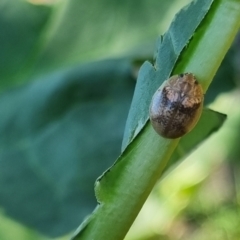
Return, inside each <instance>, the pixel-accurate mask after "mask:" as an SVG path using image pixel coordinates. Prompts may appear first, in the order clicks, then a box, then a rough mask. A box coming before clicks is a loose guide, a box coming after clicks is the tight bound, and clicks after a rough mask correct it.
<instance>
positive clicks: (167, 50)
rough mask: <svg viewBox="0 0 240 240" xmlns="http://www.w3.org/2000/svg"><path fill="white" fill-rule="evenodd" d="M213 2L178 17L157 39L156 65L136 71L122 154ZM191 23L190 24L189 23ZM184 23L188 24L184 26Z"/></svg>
mask: <svg viewBox="0 0 240 240" xmlns="http://www.w3.org/2000/svg"><path fill="white" fill-rule="evenodd" d="M212 2H213V1H209V0H203V1H196V2H193V3H192V4H191V5H190V6H188V8H187V9H185V10H183V11H181V14H177V15H176V17H175V19H174V20H173V22H172V24H171V26H170V28H169V30H168V31H167V32H166V34H164V35H163V37H162V38H160V40H159V43H158V47H157V53H156V63H155V65H154V66H152V65H151V64H150V63H149V62H145V63H144V64H143V66H142V68H141V69H140V71H139V77H138V81H137V86H136V90H135V92H134V96H133V100H132V105H131V108H130V111H129V115H128V119H127V123H126V128H125V132H124V138H123V143H122V150H124V149H125V148H126V146H127V145H128V144H129V143H130V142H131V141H132V140H133V139H134V137H136V135H137V134H138V133H139V132H140V131H141V129H142V128H143V126H144V125H145V124H146V122H147V120H148V119H149V116H148V108H149V105H150V101H151V98H152V96H153V94H154V92H155V91H156V90H157V89H158V88H159V87H160V86H161V84H162V83H163V81H164V80H166V79H168V78H169V76H170V74H171V72H172V70H173V67H174V64H175V63H176V61H177V60H178V58H179V56H180V54H181V52H182V50H183V48H184V47H185V46H186V45H187V43H188V42H189V40H190V39H191V37H192V36H193V34H194V31H195V30H196V28H197V27H198V25H199V24H200V23H201V21H202V20H203V18H204V17H205V15H206V13H207V12H208V10H209V8H210V7H211V4H212ZM189 19H191V21H190V22H189V21H188V20H189ZM186 22H188V24H187V26H186Z"/></svg>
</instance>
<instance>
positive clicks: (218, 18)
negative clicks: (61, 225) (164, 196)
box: [73, 0, 240, 240]
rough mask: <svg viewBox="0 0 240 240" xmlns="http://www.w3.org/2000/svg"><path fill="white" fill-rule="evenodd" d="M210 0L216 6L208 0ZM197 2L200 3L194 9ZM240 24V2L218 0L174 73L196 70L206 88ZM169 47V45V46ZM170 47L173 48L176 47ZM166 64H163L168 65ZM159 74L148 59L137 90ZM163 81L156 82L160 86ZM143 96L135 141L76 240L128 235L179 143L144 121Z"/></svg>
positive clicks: (100, 188)
mask: <svg viewBox="0 0 240 240" xmlns="http://www.w3.org/2000/svg"><path fill="white" fill-rule="evenodd" d="M207 2H208V4H209V5H211V3H209V1H207ZM198 4H199V5H198ZM201 4H203V6H205V4H206V1H202V0H198V1H196V2H194V3H193V4H192V5H191V6H189V7H188V8H187V9H184V10H183V11H182V12H181V13H182V14H183V15H184V16H185V19H184V22H185V25H184V26H183V27H184V28H187V27H188V24H190V25H191V21H193V19H191V21H189V18H188V17H189V15H188V14H187V13H188V11H190V12H191V10H192V9H195V10H194V14H191V16H194V18H196V19H198V17H199V15H201V14H202V12H201V9H202V8H201ZM196 5H197V6H198V8H195V6H196ZM204 9H206V8H204ZM181 13H180V14H181ZM205 14H206V12H205ZM205 14H204V15H205ZM229 16H231V17H229ZM182 21H183V19H182ZM239 23H240V1H235V0H218V1H214V3H213V5H212V6H211V7H210V9H209V11H208V13H207V15H206V16H205V18H204V19H203V20H202V22H201V24H200V25H199V26H198V28H197V29H196V30H194V31H195V32H192V33H191V34H190V35H191V36H193V34H194V37H193V38H192V39H191V41H190V42H189V36H188V37H186V42H185V43H184V46H183V47H185V48H184V50H183V51H182V53H181V56H180V58H178V61H177V62H176V64H175V62H172V67H171V69H174V70H173V73H181V72H193V73H194V74H195V75H196V77H197V79H198V80H199V82H200V83H201V84H202V86H203V89H204V90H205V91H206V90H207V88H208V86H209V84H210V83H211V80H212V78H213V76H214V75H215V73H216V71H217V68H218V67H219V66H220V63H221V61H222V59H223V57H224V56H225V54H226V52H227V50H228V49H229V47H230V45H231V43H232V41H233V39H234V36H235V35H236V34H237V31H238V29H239ZM178 26H180V25H178ZM184 28H183V29H178V31H177V32H178V33H180V32H181V31H182V32H184ZM191 36H190V37H191ZM216 39H221V41H216ZM168 40H171V38H169V39H168ZM171 43H172V40H171ZM160 44H161V43H160ZM158 49H159V48H158ZM174 49H175V48H174ZM167 51H168V49H166V52H167ZM169 51H170V52H172V48H170V49H169ZM159 53H160V52H159ZM196 53H198V54H196ZM203 53H204V54H203ZM212 53H213V55H212ZM159 56H160V57H161V58H164V59H163V62H164V60H165V59H166V56H165V55H160V54H159ZM165 61H168V60H165ZM158 62H159V60H158ZM157 66H158V64H157ZM162 67H163V68H164V66H162ZM155 74H156V75H157V74H159V76H161V72H159V70H158V68H157V69H156V71H155V69H154V68H153V66H152V65H151V64H150V63H145V64H144V65H143V67H142V69H141V71H140V73H139V78H138V82H139V81H141V79H142V81H143V82H144V81H145V85H144V84H140V83H138V84H137V86H136V90H135V93H137V92H138V91H140V89H139V88H140V87H141V88H142V90H141V92H148V91H150V92H152V90H153V89H154V88H153V87H152V85H155V83H154V80H158V81H160V82H161V80H159V79H154V78H153V79H154V80H153V79H152V77H154V75H155ZM169 74H170V72H169ZM149 76H150V77H149ZM163 79H165V78H163ZM163 79H162V80H163ZM159 85H160V84H158V85H157V84H156V88H157V87H158V86H159ZM156 88H155V89H156ZM147 96H148V93H146V94H145V95H144V96H143V95H142V98H144V99H143V100H144V101H150V97H147ZM139 100H140V99H139ZM143 100H142V101H140V102H138V103H137V104H133V106H134V108H135V109H134V111H136V112H137V113H138V118H137V117H136V122H137V124H136V126H137V127H136V128H135V127H131V128H130V132H129V134H128V137H129V138H128V137H127V141H129V139H132V138H133V136H134V135H136V133H135V132H139V133H138V135H137V137H136V138H135V139H134V141H132V142H131V143H130V144H128V145H127V144H124V147H126V148H125V150H124V151H123V153H122V155H121V156H120V157H119V159H118V160H117V161H116V162H115V164H114V165H113V167H112V168H110V169H109V170H107V171H106V172H105V173H104V174H103V175H102V176H101V177H100V178H99V179H98V180H97V182H96V187H95V192H96V196H97V200H98V203H99V204H98V207H97V208H96V210H95V211H94V212H93V214H92V215H91V216H90V217H89V219H88V220H86V221H85V222H84V223H83V224H82V225H81V226H80V227H79V229H78V230H77V232H76V234H75V236H74V237H73V239H75V240H76V239H81V240H82V239H116V240H117V239H119V240H120V239H123V238H124V236H125V235H126V233H127V231H128V230H129V228H130V226H131V224H132V222H133V221H134V219H135V218H136V216H137V214H138V212H139V211H140V209H141V207H142V205H143V204H144V202H145V200H146V198H147V197H148V195H149V193H150V192H151V190H152V188H153V186H154V184H155V183H156V181H157V180H158V179H159V177H160V176H161V174H162V172H163V170H164V168H165V166H166V164H167V162H168V160H169V159H170V157H171V155H172V154H173V152H174V150H175V148H176V147H177V145H178V142H179V139H176V140H169V139H164V138H162V137H160V136H158V135H157V134H156V133H155V132H154V131H153V129H152V127H151V126H150V124H149V122H147V124H145V122H143V121H142V117H143V116H145V115H146V119H145V121H147V118H148V117H147V111H148V104H146V103H144V104H145V108H144V107H142V105H141V103H142V102H143ZM144 113H145V114H144ZM136 115H137V114H136ZM140 130H141V131H140ZM127 141H125V143H126V142H127Z"/></svg>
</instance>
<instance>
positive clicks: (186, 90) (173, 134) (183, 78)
mask: <svg viewBox="0 0 240 240" xmlns="http://www.w3.org/2000/svg"><path fill="white" fill-rule="evenodd" d="M203 100H204V94H203V89H202V87H201V85H200V84H199V83H198V81H197V80H196V78H195V76H194V75H193V74H192V73H183V74H179V75H174V76H172V77H170V78H169V79H167V80H166V81H164V82H163V84H162V85H161V86H160V88H159V89H158V90H157V91H156V92H155V94H154V95H153V97H152V101H151V104H150V108H149V116H150V121H151V123H152V126H153V128H154V130H155V131H156V132H157V133H158V134H159V135H160V136H162V137H165V138H170V139H174V138H179V137H182V136H183V135H185V134H186V133H188V132H190V131H191V130H192V129H193V128H194V126H195V125H196V124H197V122H198V120H199V118H200V116H201V113H202V108H203Z"/></svg>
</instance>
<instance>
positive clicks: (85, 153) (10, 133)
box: [0, 0, 240, 240]
mask: <svg viewBox="0 0 240 240" xmlns="http://www.w3.org/2000/svg"><path fill="white" fill-rule="evenodd" d="M189 2H190V0H170V1H164V0H149V1H146V0H140V1H137V3H136V1H129V0H123V1H117V0H98V1H93V0H89V1H82V0H78V1H77V0H72V1H67V0H65V1H64V0H59V1H47V0H45V1H43V0H42V1H40V0H38V1H36V0H35V1H34V0H32V1H29V2H28V1H24V0H1V1H0V29H1V31H0V49H1V51H0V53H1V55H0V56H1V57H0V76H1V81H0V94H1V95H0V114H1V115H0V116H1V117H0V239H1V240H9V239H20V240H21V239H24V240H25V239H26V240H28V239H39V240H48V239H61V240H63V239H69V236H70V235H71V234H72V232H73V231H74V230H75V229H76V228H77V227H78V225H79V224H80V223H81V222H82V220H83V219H84V218H85V217H86V216H87V215H88V214H90V213H91V212H92V210H93V209H94V207H95V205H96V200H95V197H94V190H93V186H94V181H95V179H96V178H97V177H98V176H99V175H101V173H102V172H103V171H104V170H106V168H108V167H109V166H110V165H111V164H112V163H113V162H114V161H115V159H116V158H117V157H118V156H119V154H120V149H121V141H122V137H123V131H124V126H125V122H126V118H127V114H128V109H129V107H130V104H131V99H132V94H133V91H134V86H135V82H136V77H137V71H138V67H139V64H141V63H142V62H143V61H145V60H150V61H152V56H153V52H154V48H155V43H156V40H157V37H158V36H159V35H160V34H163V33H164V32H165V31H166V30H167V28H168V26H169V24H170V22H171V21H172V19H173V17H174V15H175V14H176V12H177V11H178V10H179V9H181V8H182V7H183V6H185V5H186V4H187V3H189ZM239 66H240V38H239V37H237V39H235V42H234V44H233V46H232V48H231V49H230V51H229V53H228V54H227V56H226V58H225V59H224V61H223V63H222V66H221V68H220V69H219V71H218V73H217V75H216V77H215V80H214V81H213V84H212V85H211V87H210V89H209V91H208V94H207V95H206V96H205V99H206V100H205V103H206V105H209V106H210V107H211V108H212V109H214V110H216V111H221V112H223V113H226V114H228V119H227V121H226V122H225V124H224V126H223V127H222V129H221V130H220V131H218V132H217V133H215V134H213V135H212V136H211V137H210V138H209V139H208V140H207V141H205V142H204V143H203V144H201V146H199V147H198V149H197V150H196V151H194V152H193V153H192V154H191V155H189V157H188V158H187V159H186V160H184V161H183V162H182V163H181V164H180V165H178V166H174V168H173V169H171V171H169V172H167V173H165V177H164V179H163V180H162V181H161V182H159V183H158V184H157V185H156V187H155V189H154V191H153V193H152V194H151V196H150V197H149V199H148V201H147V202H146V204H145V205H144V207H143V209H142V211H141V213H140V214H139V216H138V218H137V220H136V221H135V223H134V225H133V227H132V228H131V230H130V232H129V233H128V235H127V237H126V239H129V240H130V239H131V240H155V239H156V240H157V239H168V240H180V239H191V240H192V239H193V240H195V239H196V240H198V239H206V238H207V239H220V240H221V239H231V240H232V239H239V238H240V230H239V227H238V226H239V224H240V214H239V210H240V209H239V201H240V199H239V197H240V192H239V189H240V188H239V184H240V178H239V176H240V166H239V163H238V162H239V161H238V160H239V156H240V150H239V142H240V108H239V103H240V90H239V79H240V68H239Z"/></svg>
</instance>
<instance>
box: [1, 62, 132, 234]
mask: <svg viewBox="0 0 240 240" xmlns="http://www.w3.org/2000/svg"><path fill="white" fill-rule="evenodd" d="M134 84H135V82H134V81H133V79H132V77H131V75H130V65H129V64H128V63H127V62H124V61H103V62H96V63H92V64H88V65H84V66H81V67H78V68H75V69H70V70H68V71H63V72H57V73H53V74H51V75H50V76H47V77H45V79H44V80H42V79H38V80H37V81H35V82H34V83H31V84H28V85H25V86H23V87H21V88H15V89H12V90H9V91H8V92H6V93H5V94H4V95H2V96H1V98H0V112H1V119H0V126H1V127H0V135H1V138H0V146H1V152H0V169H1V174H0V187H1V191H0V204H1V206H2V208H4V210H5V211H6V214H8V215H9V216H11V217H14V218H16V219H18V220H19V221H21V222H23V223H25V224H27V225H28V226H31V227H34V228H36V229H38V230H39V231H41V232H43V233H45V234H47V235H51V236H59V235H61V234H65V233H66V232H68V231H71V230H73V229H74V228H76V227H77V226H78V224H79V222H81V221H82V220H83V218H84V217H85V216H86V215H87V214H88V213H90V212H91V211H92V210H93V208H94V206H95V204H96V201H95V197H94V192H93V186H94V181H95V179H96V178H97V177H98V176H99V175H100V174H101V173H102V172H103V171H104V170H105V169H106V168H107V167H109V166H110V165H111V164H112V163H113V160H114V159H115V158H116V157H117V156H118V155H119V154H120V145H121V140H122V135H123V129H124V124H125V119H126V115H127V111H128V108H129V104H130V101H131V97H132V91H133V87H134ZM76 213H77V214H76Z"/></svg>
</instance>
